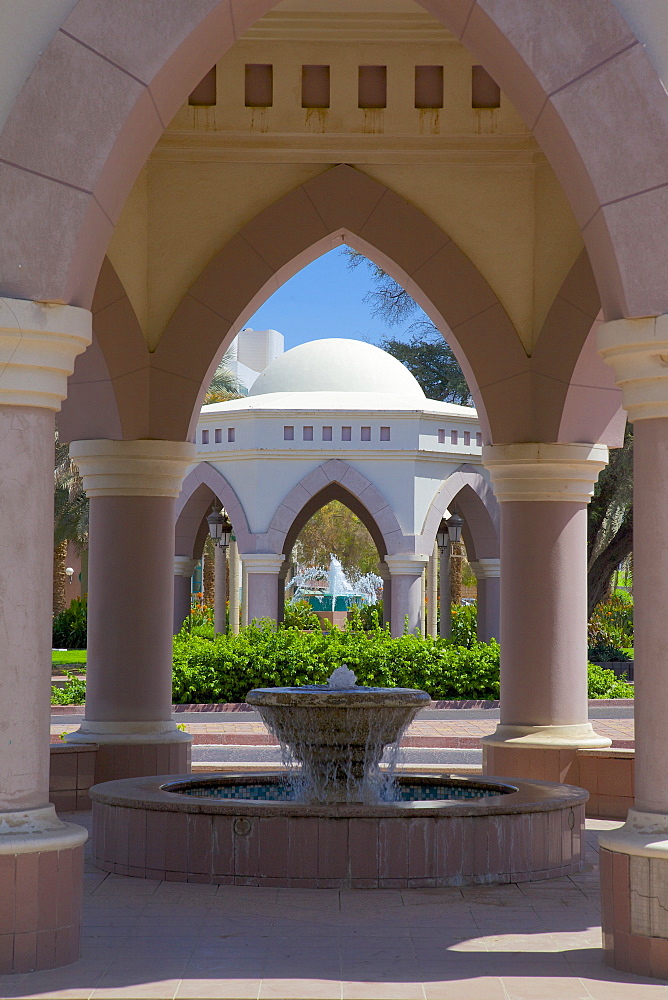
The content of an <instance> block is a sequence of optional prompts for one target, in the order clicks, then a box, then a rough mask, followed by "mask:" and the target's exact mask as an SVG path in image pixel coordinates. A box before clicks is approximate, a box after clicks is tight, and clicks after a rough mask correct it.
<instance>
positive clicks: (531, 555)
mask: <svg viewBox="0 0 668 1000" xmlns="http://www.w3.org/2000/svg"><path fill="white" fill-rule="evenodd" d="M483 461H484V463H485V465H486V466H487V468H488V469H489V471H490V475H491V478H492V483H493V486H494V491H495V493H496V496H497V499H498V500H499V502H500V504H501V568H502V577H501V595H500V596H501V601H500V604H501V609H500V610H501V622H500V624H501V628H500V632H501V636H500V640H501V711H500V715H501V718H500V722H499V725H498V726H497V729H496V732H495V733H494V734H493V735H492V736H489V737H486V738H485V739H484V741H483V754H484V756H483V764H484V769H485V771H486V772H487V773H495V774H508V775H514V776H516V777H521V776H522V777H527V778H541V779H547V780H557V781H559V780H566V779H567V778H568V776H569V773H573V769H574V766H575V755H576V751H577V749H581V748H585V747H589V748H595V747H605V746H609V745H610V740H608V739H607V738H604V737H600V736H598V735H597V734H596V733H595V732H594V729H593V727H592V725H591V723H590V722H589V721H588V706H587V645H586V643H587V502H588V500H589V497H590V496H591V494H592V492H593V488H594V483H595V481H596V479H597V477H598V474H599V472H600V470H601V469H602V468H603V466H604V465H605V463H606V461H607V448H605V447H604V446H602V445H581V444H516V445H494V446H488V447H486V448H485V449H484V450H483ZM522 751H526V752H525V753H522Z"/></svg>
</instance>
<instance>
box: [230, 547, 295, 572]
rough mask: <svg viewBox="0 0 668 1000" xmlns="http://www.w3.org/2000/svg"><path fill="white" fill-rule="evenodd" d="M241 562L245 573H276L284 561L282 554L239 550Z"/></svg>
mask: <svg viewBox="0 0 668 1000" xmlns="http://www.w3.org/2000/svg"><path fill="white" fill-rule="evenodd" d="M239 555H240V556H241V563H242V565H243V568H244V569H245V570H246V572H247V573H250V574H252V573H276V575H278V571H279V570H280V568H281V566H282V565H283V563H284V562H285V556H284V555H276V553H274V552H240V553H239Z"/></svg>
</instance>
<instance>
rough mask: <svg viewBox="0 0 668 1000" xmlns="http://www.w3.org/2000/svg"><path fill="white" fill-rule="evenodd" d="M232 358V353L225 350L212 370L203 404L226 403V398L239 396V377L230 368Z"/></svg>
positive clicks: (237, 397)
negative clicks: (214, 369)
mask: <svg viewBox="0 0 668 1000" xmlns="http://www.w3.org/2000/svg"><path fill="white" fill-rule="evenodd" d="M232 360H233V355H232V354H231V353H230V351H227V353H226V354H225V355H224V356H223V359H222V361H221V362H220V364H219V365H218V367H217V368H216V371H215V372H214V376H213V378H212V379H211V384H210V385H209V388H208V389H207V390H206V396H205V397H204V404H203V405H204V406H207V405H208V404H209V403H226V402H227V400H228V399H239V398H240V397H241V395H242V394H241V392H240V391H239V390H240V388H241V386H240V383H239V379H238V378H237V377H236V375H235V374H234V372H233V371H232V369H231V368H230V363H231V361H232Z"/></svg>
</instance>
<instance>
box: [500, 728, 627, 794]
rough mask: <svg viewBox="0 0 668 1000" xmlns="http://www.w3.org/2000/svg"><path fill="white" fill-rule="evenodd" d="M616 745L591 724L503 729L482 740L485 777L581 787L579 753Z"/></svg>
mask: <svg viewBox="0 0 668 1000" xmlns="http://www.w3.org/2000/svg"><path fill="white" fill-rule="evenodd" d="M611 743H612V740H610V739H609V738H608V737H607V736H599V735H598V733H596V732H595V731H594V729H593V727H592V725H591V723H589V722H585V723H581V724H579V725H573V726H503V725H499V726H497V727H496V732H494V733H493V734H492V735H491V736H485V737H483V739H482V770H483V774H496V775H503V776H504V777H508V778H529V779H531V778H533V779H536V780H537V781H558V782H560V783H561V784H567V785H568V784H571V785H577V784H579V764H578V760H577V752H578V750H583V749H590V750H603V749H605V748H606V747H609V746H610V745H611Z"/></svg>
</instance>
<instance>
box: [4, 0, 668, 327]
mask: <svg viewBox="0 0 668 1000" xmlns="http://www.w3.org/2000/svg"><path fill="white" fill-rule="evenodd" d="M277 2H278V0H197V2H192V3H188V4H175V3H174V2H173V0H152V2H151V3H150V4H149V3H146V2H145V0H124V2H123V3H122V4H114V5H112V7H111V11H112V12H111V13H110V5H109V3H108V0H79V3H77V5H76V6H75V7H74V9H73V10H72V12H71V13H70V15H69V16H68V17H67V18H66V20H65V22H64V23H63V25H62V27H61V29H60V30H59V31H58V32H56V34H55V36H54V37H53V39H52V40H51V42H50V43H49V45H48V46H47V48H46V50H45V51H44V53H43V55H42V56H41V57H40V60H39V62H38V63H37V65H36V66H35V68H34V70H33V72H32V73H31V75H30V77H29V78H28V80H27V82H26V84H25V85H24V87H23V90H22V91H21V93H20V95H19V97H18V98H17V100H16V102H15V104H14V107H13V109H12V112H11V114H10V116H9V118H8V120H7V122H6V124H5V127H4V129H3V132H2V135H1V136H0V220H1V225H0V255H1V256H0V275H1V279H0V280H1V288H2V291H3V292H4V293H5V294H7V295H12V296H16V297H17V298H31V299H40V300H45V301H64V302H70V303H73V304H76V305H88V304H89V303H90V301H91V298H92V294H93V289H94V287H95V281H96V279H97V274H98V271H99V268H100V266H101V263H102V259H103V257H104V253H105V250H106V246H107V243H108V241H109V237H110V235H111V232H112V229H113V226H114V224H115V221H116V219H117V217H118V214H119V212H120V210H121V207H122V205H123V204H124V202H125V199H126V198H127V195H128V194H129V191H130V189H131V187H132V184H133V183H134V180H135V178H136V176H137V174H138V172H139V170H140V169H141V167H142V166H143V164H144V163H145V161H146V159H147V157H148V155H149V153H150V151H151V149H152V147H153V145H154V144H155V142H156V141H157V139H158V138H159V137H160V135H161V133H162V131H163V130H164V128H165V126H166V124H167V123H168V122H169V120H170V119H171V118H172V116H173V115H174V114H175V113H176V111H177V110H178V108H179V106H180V105H181V104H182V103H183V101H184V100H185V98H186V96H187V95H188V93H189V92H190V91H191V90H192V89H193V87H194V86H195V85H196V83H197V82H198V80H199V79H200V78H201V77H202V76H203V75H204V73H205V72H206V71H207V70H208V69H209V67H210V66H211V65H212V64H213V63H214V62H216V60H218V59H219V58H220V57H221V56H222V55H223V54H224V53H225V52H226V51H227V50H228V49H229V48H230V46H231V45H232V44H233V43H234V42H235V40H236V39H237V38H239V37H240V36H241V35H242V34H243V33H244V31H245V30H246V29H247V28H248V26H249V25H250V24H252V23H254V22H255V21H256V20H257V19H258V18H259V17H261V16H262V15H263V14H265V13H266V12H267V11H269V10H271V9H272V8H273V7H274V6H276V3H277ZM419 2H420V3H421V5H422V6H423V7H424V8H425V9H427V10H428V11H430V12H431V13H432V14H433V15H434V16H435V17H436V18H438V19H439V20H440V21H441V22H442V23H443V24H445V25H446V26H447V27H448V28H449V29H450V30H452V31H453V32H454V33H455V35H456V36H457V37H458V38H460V39H461V41H462V42H463V44H464V45H466V46H467V47H469V48H470V49H471V51H472V52H474V53H475V55H476V57H477V58H479V59H480V60H481V61H482V62H483V63H484V64H485V65H486V66H487V68H488V69H489V71H490V72H491V73H492V75H493V76H494V77H495V78H496V79H497V80H498V82H499V84H500V85H501V87H502V88H503V90H504V92H505V93H506V94H507V95H508V97H509V98H510V99H511V100H512V101H513V103H514V104H515V106H516V107H517V108H518V110H519V112H520V113H521V114H522V115H523V117H524V119H525V121H526V122H527V124H528V125H529V127H530V128H531V129H532V130H533V132H534V134H535V136H536V138H537V140H538V141H539V142H540V144H541V146H542V148H543V150H544V151H545V152H546V154H547V156H548V158H549V160H550V162H551V164H552V166H553V168H554V169H555V171H556V173H557V175H558V177H559V179H560V181H561V183H562V185H563V186H564V189H565V191H566V193H567V195H568V197H569V200H570V202H571V204H572V206H573V208H574V210H575V213H576V216H577V218H578V220H579V222H580V224H581V226H582V229H583V233H584V236H585V240H586V242H587V246H588V249H589V252H590V256H591V259H592V261H593V265H594V270H595V272H596V276H597V281H598V284H599V288H600V290H601V296H602V300H603V308H604V314H605V317H606V319H613V318H615V317H618V316H623V315H630V316H638V315H640V316H643V315H651V314H654V313H660V312H664V311H666V309H667V308H668V289H667V288H666V282H665V270H666V260H667V259H668V234H667V233H666V227H665V226H664V225H663V224H662V220H663V219H664V218H665V216H666V208H667V206H668V182H667V180H666V175H665V149H666V146H667V145H668V97H667V95H666V92H665V90H664V88H663V86H662V84H661V81H660V80H659V78H658V75H657V73H656V72H655V70H654V68H653V67H652V65H651V63H650V60H649V59H648V57H647V55H646V54H645V52H644V50H643V46H642V45H641V44H640V43H639V42H638V40H637V39H636V37H635V36H634V35H633V33H632V31H631V29H630V27H629V26H628V24H627V23H626V21H625V20H624V19H623V18H622V16H621V14H620V13H619V11H618V10H617V8H616V7H615V5H614V3H613V0H587V3H577V2H576V3H554V2H553V0H532V2H531V3H527V2H526V0H502V2H501V0H419ZM54 232H57V233H58V240H54V239H53V233H54ZM17 261H20V262H21V263H22V267H21V269H18V268H17V266H16V262H17Z"/></svg>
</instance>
